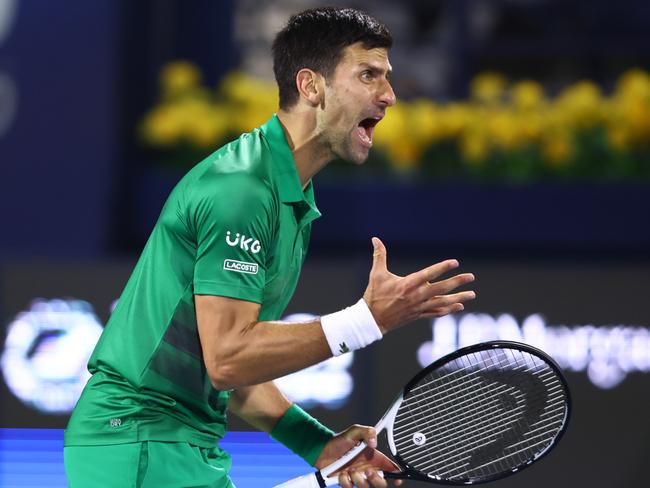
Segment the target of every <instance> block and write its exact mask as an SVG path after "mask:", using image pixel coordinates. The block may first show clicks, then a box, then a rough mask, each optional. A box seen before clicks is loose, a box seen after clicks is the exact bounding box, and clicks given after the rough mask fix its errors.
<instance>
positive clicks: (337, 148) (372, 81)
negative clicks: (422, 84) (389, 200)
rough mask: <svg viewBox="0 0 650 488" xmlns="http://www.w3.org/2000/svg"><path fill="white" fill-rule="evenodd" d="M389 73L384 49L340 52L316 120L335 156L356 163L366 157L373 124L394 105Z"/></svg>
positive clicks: (351, 48)
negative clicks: (341, 53)
mask: <svg viewBox="0 0 650 488" xmlns="http://www.w3.org/2000/svg"><path fill="white" fill-rule="evenodd" d="M390 72H391V66H390V63H389V62H388V51H387V50H386V49H385V48H373V49H366V48H364V47H363V44H361V43H360V42H359V43H356V44H352V45H350V46H348V47H346V48H345V49H344V50H343V56H342V59H341V61H340V62H339V64H338V65H337V67H336V70H335V71H334V74H333V75H332V76H331V77H330V79H329V80H328V82H327V83H326V86H325V98H324V101H323V106H322V108H323V110H322V111H321V112H320V114H319V120H318V125H319V131H320V132H321V134H322V135H323V136H325V140H326V141H327V142H328V144H329V149H330V150H331V151H332V153H333V154H334V155H335V156H337V157H339V158H341V159H344V160H346V161H350V162H353V163H356V164H362V163H363V162H364V161H365V160H366V159H367V158H368V153H369V151H370V148H371V147H372V137H373V133H374V130H375V125H377V123H378V122H379V121H380V120H381V119H382V118H383V117H384V115H385V113H386V109H387V108H388V107H390V106H392V105H395V93H394V92H393V88H392V87H391V85H390V82H389V76H390Z"/></svg>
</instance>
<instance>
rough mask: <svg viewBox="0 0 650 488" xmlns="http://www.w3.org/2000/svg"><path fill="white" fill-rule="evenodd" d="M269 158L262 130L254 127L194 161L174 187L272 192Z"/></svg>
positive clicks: (194, 190)
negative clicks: (196, 161) (199, 159)
mask: <svg viewBox="0 0 650 488" xmlns="http://www.w3.org/2000/svg"><path fill="white" fill-rule="evenodd" d="M271 158H272V156H271V153H270V150H269V148H268V143H267V142H266V141H265V139H264V135H263V134H262V131H260V130H259V129H255V130H253V131H251V132H248V133H245V134H242V135H241V136H240V137H238V138H237V139H235V140H234V141H231V142H229V143H228V144H226V145H224V146H222V147H221V148H219V149H218V150H217V151H215V152H214V153H212V154H210V155H209V156H208V157H207V158H205V159H204V160H203V161H201V162H200V163H199V164H197V165H196V166H195V167H194V168H192V169H191V170H190V171H189V172H188V173H187V174H186V175H185V176H184V177H183V178H182V179H181V181H180V182H179V185H178V186H177V188H176V190H180V191H182V192H184V193H185V192H189V193H191V194H194V195H200V194H203V193H208V194H215V193H222V192H227V193H229V192H232V191H248V192H251V191H255V192H268V193H270V194H273V193H274V192H275V190H274V185H273V184H272V181H273V177H272V161H271Z"/></svg>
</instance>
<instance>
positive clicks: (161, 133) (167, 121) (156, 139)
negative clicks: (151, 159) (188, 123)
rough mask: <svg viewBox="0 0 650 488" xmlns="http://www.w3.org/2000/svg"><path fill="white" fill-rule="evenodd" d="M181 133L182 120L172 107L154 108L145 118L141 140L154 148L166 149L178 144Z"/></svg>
mask: <svg viewBox="0 0 650 488" xmlns="http://www.w3.org/2000/svg"><path fill="white" fill-rule="evenodd" d="M181 132H182V120H181V116H180V114H179V113H178V110H177V109H176V107H174V106H173V105H161V106H158V107H156V108H154V109H153V110H152V111H151V112H149V113H148V114H147V116H146V117H145V119H144V121H143V123H142V126H141V133H142V137H143V139H144V140H145V141H146V142H148V143H149V144H151V145H152V146H154V147H168V146H172V145H174V144H175V143H177V142H178V140H179V138H180V136H181Z"/></svg>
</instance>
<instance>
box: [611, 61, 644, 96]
mask: <svg viewBox="0 0 650 488" xmlns="http://www.w3.org/2000/svg"><path fill="white" fill-rule="evenodd" d="M616 95H617V96H622V97H624V98H632V99H635V100H648V99H649V98H650V75H649V74H648V73H646V72H645V71H643V70H641V69H638V68H635V69H631V70H629V71H626V72H625V73H623V75H622V76H621V77H620V78H619V80H618V82H617V84H616Z"/></svg>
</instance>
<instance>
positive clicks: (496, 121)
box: [488, 110, 522, 151]
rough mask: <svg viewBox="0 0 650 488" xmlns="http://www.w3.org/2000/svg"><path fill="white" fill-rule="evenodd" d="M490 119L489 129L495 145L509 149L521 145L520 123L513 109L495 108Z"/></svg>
mask: <svg viewBox="0 0 650 488" xmlns="http://www.w3.org/2000/svg"><path fill="white" fill-rule="evenodd" d="M488 120H489V122H488V131H489V134H490V137H491V138H492V139H493V140H494V143H495V145H497V146H499V147H501V148H503V149H505V150H507V151H509V150H512V149H514V148H515V147H517V146H519V145H520V143H521V142H522V137H521V136H520V125H519V123H518V121H517V119H516V117H515V115H514V113H513V112H512V111H510V110H495V111H493V112H492V113H491V114H490V116H489V119H488Z"/></svg>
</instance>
